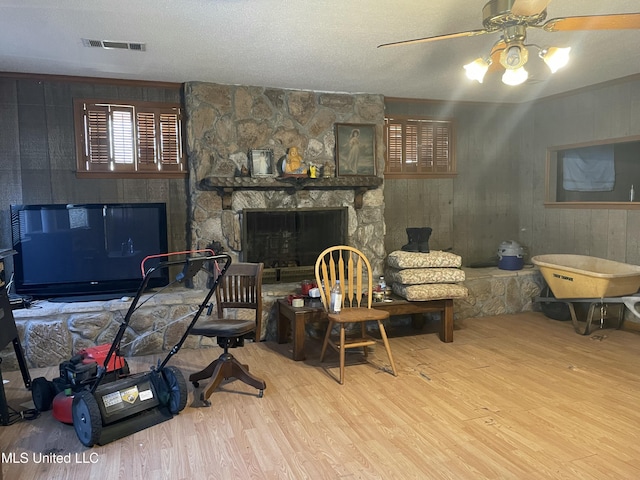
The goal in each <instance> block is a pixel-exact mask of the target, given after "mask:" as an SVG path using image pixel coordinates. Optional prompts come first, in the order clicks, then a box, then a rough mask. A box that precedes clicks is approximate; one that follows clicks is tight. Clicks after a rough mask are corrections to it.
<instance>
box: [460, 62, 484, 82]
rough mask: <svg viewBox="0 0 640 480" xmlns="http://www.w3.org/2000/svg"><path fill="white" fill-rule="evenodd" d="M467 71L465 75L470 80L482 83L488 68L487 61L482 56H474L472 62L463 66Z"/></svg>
mask: <svg viewBox="0 0 640 480" xmlns="http://www.w3.org/2000/svg"><path fill="white" fill-rule="evenodd" d="M464 69H465V70H466V71H467V77H468V78H469V79H470V80H477V81H478V83H482V80H483V79H484V76H485V74H486V73H487V70H488V69H489V62H487V61H486V60H485V59H484V58H476V59H475V60H474V61H473V62H471V63H468V64H467V65H465V66H464Z"/></svg>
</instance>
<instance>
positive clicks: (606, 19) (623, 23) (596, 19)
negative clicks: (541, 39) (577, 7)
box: [540, 13, 640, 32]
mask: <svg viewBox="0 0 640 480" xmlns="http://www.w3.org/2000/svg"><path fill="white" fill-rule="evenodd" d="M540 28H542V29H543V30H544V31H546V32H567V31H572V30H626V29H635V28H640V13H616V14H611V15H586V16H581V17H564V18H552V19H551V20H549V21H548V22H546V23H544V24H543V25H541V26H540Z"/></svg>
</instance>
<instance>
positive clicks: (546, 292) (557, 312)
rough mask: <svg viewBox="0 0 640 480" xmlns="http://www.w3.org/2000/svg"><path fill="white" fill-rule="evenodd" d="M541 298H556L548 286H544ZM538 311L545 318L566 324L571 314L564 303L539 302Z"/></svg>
mask: <svg viewBox="0 0 640 480" xmlns="http://www.w3.org/2000/svg"><path fill="white" fill-rule="evenodd" d="M540 297H542V298H556V297H555V295H554V294H553V292H552V291H551V289H550V288H549V286H548V285H546V286H545V287H544V288H543V289H542V291H541V292H540ZM540 309H541V310H542V313H544V314H545V316H547V317H549V318H551V319H553V320H560V321H562V322H566V321H567V320H571V312H570V311H569V305H567V304H566V303H564V302H558V301H555V302H540Z"/></svg>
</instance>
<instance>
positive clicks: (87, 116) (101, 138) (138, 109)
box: [74, 99, 186, 177]
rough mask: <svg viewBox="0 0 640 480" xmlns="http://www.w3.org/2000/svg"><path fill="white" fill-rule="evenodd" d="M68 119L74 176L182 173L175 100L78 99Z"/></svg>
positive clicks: (180, 134) (175, 174)
mask: <svg viewBox="0 0 640 480" xmlns="http://www.w3.org/2000/svg"><path fill="white" fill-rule="evenodd" d="M74 123H75V133H76V156H77V162H78V171H77V174H78V176H85V177H86V176H97V177H105V176H109V177H111V176H115V177H143V176H144V177H174V176H184V175H185V174H186V160H185V158H184V155H183V149H182V115H181V110H180V105H179V104H175V103H153V102H128V103H127V104H119V103H117V104H116V103H109V102H100V101H96V100H82V99H78V100H75V101H74Z"/></svg>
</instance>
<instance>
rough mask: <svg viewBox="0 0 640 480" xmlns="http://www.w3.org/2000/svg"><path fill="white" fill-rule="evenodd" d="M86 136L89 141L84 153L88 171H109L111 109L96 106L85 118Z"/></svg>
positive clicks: (88, 111)
mask: <svg viewBox="0 0 640 480" xmlns="http://www.w3.org/2000/svg"><path fill="white" fill-rule="evenodd" d="M84 123H85V136H86V138H87V139H88V142H87V146H86V147H87V148H86V149H85V151H84V162H85V164H86V166H85V168H86V169H87V170H104V171H108V170H109V108H108V107H97V106H94V108H92V109H91V110H87V112H86V116H85V122H84Z"/></svg>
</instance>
